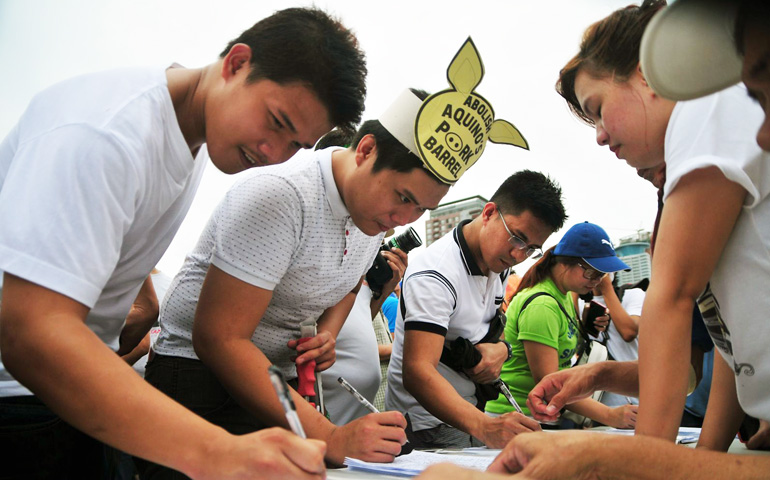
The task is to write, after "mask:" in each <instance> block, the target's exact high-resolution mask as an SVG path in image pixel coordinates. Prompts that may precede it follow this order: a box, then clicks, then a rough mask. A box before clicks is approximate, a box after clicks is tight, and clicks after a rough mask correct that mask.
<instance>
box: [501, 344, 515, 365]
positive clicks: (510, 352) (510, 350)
mask: <svg viewBox="0 0 770 480" xmlns="http://www.w3.org/2000/svg"><path fill="white" fill-rule="evenodd" d="M500 341H501V342H502V343H503V344H504V345H505V348H507V349H508V358H506V359H505V361H506V362H507V361H508V360H510V359H511V358H512V357H513V347H511V344H510V343H508V342H506V341H505V340H500Z"/></svg>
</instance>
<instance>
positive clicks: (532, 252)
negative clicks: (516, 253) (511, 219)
mask: <svg viewBox="0 0 770 480" xmlns="http://www.w3.org/2000/svg"><path fill="white" fill-rule="evenodd" d="M497 214H498V215H500V221H502V222H503V227H504V228H505V231H506V232H508V235H509V237H508V243H509V244H510V245H511V246H512V247H513V248H515V249H516V250H524V253H525V255H526V256H527V257H532V258H540V257H542V256H543V250H541V249H540V247H534V246H531V245H527V242H525V241H524V240H522V239H521V238H519V237H517V236H516V235H514V234H513V233H512V232H511V231H510V230H509V229H508V225H506V223H505V218H504V217H503V212H501V211H500V209H499V208H498V209H497Z"/></svg>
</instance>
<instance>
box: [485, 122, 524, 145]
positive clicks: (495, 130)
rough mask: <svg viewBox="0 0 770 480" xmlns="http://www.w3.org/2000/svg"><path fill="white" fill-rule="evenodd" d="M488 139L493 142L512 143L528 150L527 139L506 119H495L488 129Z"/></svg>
mask: <svg viewBox="0 0 770 480" xmlns="http://www.w3.org/2000/svg"><path fill="white" fill-rule="evenodd" d="M489 141H490V142H493V143H504V144H506V145H514V146H517V147H521V148H523V149H524V150H529V143H527V139H526V138H524V136H523V135H522V134H521V132H519V129H518V128H516V127H515V126H514V125H513V124H512V123H511V122H509V121H508V120H495V121H494V123H492V127H491V128H490V129H489Z"/></svg>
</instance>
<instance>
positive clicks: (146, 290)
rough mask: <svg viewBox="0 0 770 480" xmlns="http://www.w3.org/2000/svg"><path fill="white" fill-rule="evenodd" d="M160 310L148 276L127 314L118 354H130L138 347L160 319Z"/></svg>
mask: <svg viewBox="0 0 770 480" xmlns="http://www.w3.org/2000/svg"><path fill="white" fill-rule="evenodd" d="M159 312H160V303H159V301H158V297H157V295H155V288H154V287H153V284H152V278H151V277H149V276H148V277H147V278H146V279H145V281H144V283H143V284H142V287H141V289H140V290H139V294H138V295H137V296H136V300H134V303H133V304H132V305H131V310H129V312H128V315H126V325H125V326H124V327H123V331H122V332H120V348H118V355H120V356H123V355H126V354H129V353H130V352H132V351H133V350H134V349H136V347H137V346H138V345H139V344H140V343H141V341H142V339H143V338H144V337H145V335H147V332H149V331H150V329H151V328H152V326H153V325H154V324H155V322H157V321H158V314H159ZM136 360H138V358H136ZM136 360H134V361H136Z"/></svg>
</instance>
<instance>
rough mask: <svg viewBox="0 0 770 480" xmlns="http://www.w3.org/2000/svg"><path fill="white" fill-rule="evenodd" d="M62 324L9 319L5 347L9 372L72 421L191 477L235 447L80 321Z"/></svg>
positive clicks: (95, 434)
mask: <svg viewBox="0 0 770 480" xmlns="http://www.w3.org/2000/svg"><path fill="white" fill-rule="evenodd" d="M56 322H57V328H56V331H55V332H52V331H51V329H50V328H49V327H41V328H37V327H35V326H34V325H28V326H27V327H28V328H25V329H24V331H23V332H22V331H19V332H13V331H12V329H10V328H6V326H7V323H4V325H3V337H4V340H6V339H7V340H8V343H5V341H4V343H3V348H2V349H3V360H4V362H5V365H6V367H7V368H8V369H9V371H10V372H11V373H12V374H13V375H14V376H15V377H16V378H17V379H18V380H19V381H20V382H22V383H23V384H24V385H26V386H28V388H30V389H31V390H32V391H33V392H34V393H35V394H36V395H37V396H38V397H39V398H40V399H41V400H43V401H44V402H45V403H46V404H47V405H48V406H49V408H51V409H52V410H53V411H54V412H56V413H57V414H59V415H60V416H61V417H62V418H63V419H64V420H65V421H67V422H68V423H70V424H72V425H73V426H75V427H77V428H78V429H80V430H82V431H83V432H85V433H87V434H89V435H91V436H93V437H95V438H97V439H98V440H100V441H103V442H105V443H108V444H110V445H112V446H114V447H116V448H118V449H120V450H122V451H124V452H127V453H129V454H132V455H136V456H138V457H142V458H146V459H148V460H150V461H152V462H155V463H159V464H162V465H166V466H168V467H171V468H173V469H175V470H179V471H182V472H185V473H186V474H187V475H191V476H192V475H193V474H196V473H201V472H203V471H204V470H205V468H206V467H205V465H204V464H205V463H206V460H204V459H205V458H207V457H211V456H212V455H214V454H216V452H217V451H218V450H217V449H218V448H221V447H220V446H219V445H221V446H224V445H229V441H230V436H229V435H228V434H227V433H226V432H225V431H224V430H223V429H221V428H218V427H215V426H214V425H212V424H210V423H208V422H206V421H204V420H203V419H201V418H200V417H198V416H196V415H194V414H192V413H191V412H190V411H189V410H187V409H185V408H184V407H182V406H181V405H179V404H177V403H175V402H174V401H172V400H171V399H169V398H168V397H167V396H165V395H163V394H162V393H160V392H159V391H157V390H156V389H154V388H153V387H151V386H150V385H149V384H148V383H147V382H145V381H144V380H143V379H142V378H140V377H139V376H138V375H136V373H135V372H134V371H133V370H132V369H131V368H130V367H129V366H128V365H127V364H126V363H125V362H124V361H123V360H121V359H120V358H119V357H118V356H116V355H115V353H114V352H112V351H110V350H109V349H108V348H107V347H106V346H105V345H104V344H103V343H102V342H101V340H99V339H98V338H97V337H96V336H95V335H94V334H93V333H92V332H91V331H90V330H88V328H87V327H86V326H85V324H83V323H82V322H81V321H80V320H79V319H73V320H72V321H68V320H67V319H64V318H61V317H59V318H57V319H56ZM9 337H10V338H9ZM84 392H87V394H84ZM137 419H141V421H137ZM196 457H197V458H196Z"/></svg>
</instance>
